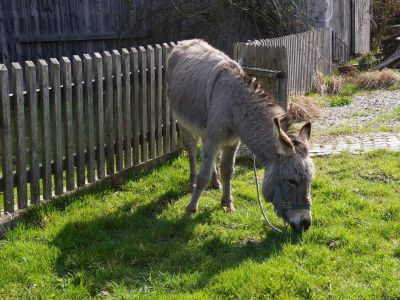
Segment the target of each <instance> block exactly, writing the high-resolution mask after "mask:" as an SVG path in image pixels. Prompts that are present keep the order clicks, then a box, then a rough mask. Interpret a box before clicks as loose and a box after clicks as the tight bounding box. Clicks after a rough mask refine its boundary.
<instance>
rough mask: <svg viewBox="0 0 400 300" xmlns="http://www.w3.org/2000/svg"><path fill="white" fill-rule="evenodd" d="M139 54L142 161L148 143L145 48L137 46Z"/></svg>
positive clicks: (144, 158) (145, 157) (146, 156)
mask: <svg viewBox="0 0 400 300" xmlns="http://www.w3.org/2000/svg"><path fill="white" fill-rule="evenodd" d="M139 54H140V84H141V89H140V133H141V136H142V147H141V154H142V155H141V159H142V162H145V161H147V158H148V153H147V152H148V144H147V142H148V141H147V136H148V134H147V60H146V49H145V48H144V47H142V46H140V47H139Z"/></svg>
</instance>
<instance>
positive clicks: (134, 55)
mask: <svg viewBox="0 0 400 300" xmlns="http://www.w3.org/2000/svg"><path fill="white" fill-rule="evenodd" d="M130 56H131V70H132V80H133V90H131V113H132V125H133V126H132V131H133V164H134V165H137V164H138V163H139V162H140V147H139V146H140V140H139V139H140V101H139V53H138V51H137V50H136V49H135V48H133V47H132V48H131V51H130Z"/></svg>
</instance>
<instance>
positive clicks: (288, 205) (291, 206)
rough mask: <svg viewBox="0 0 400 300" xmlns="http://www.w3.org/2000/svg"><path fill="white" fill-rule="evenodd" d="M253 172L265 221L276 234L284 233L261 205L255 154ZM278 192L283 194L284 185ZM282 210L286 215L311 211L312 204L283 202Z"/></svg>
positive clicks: (260, 204)
mask: <svg viewBox="0 0 400 300" xmlns="http://www.w3.org/2000/svg"><path fill="white" fill-rule="evenodd" d="M253 171H254V180H255V183H256V190H257V199H258V206H259V207H260V211H261V215H262V217H263V219H264V222H265V223H266V224H267V225H268V226H269V227H270V228H271V229H272V230H273V231H275V232H282V230H280V229H278V228H276V227H275V226H274V225H272V223H271V222H270V221H269V220H268V218H267V215H266V213H265V211H264V208H263V206H262V203H261V198H260V190H259V188H258V177H257V170H256V156H255V155H254V154H253ZM275 188H278V189H279V190H278V192H280V193H281V194H283V187H282V184H281V183H279V184H278V186H277V187H275ZM282 204H283V205H282V208H283V210H284V214H285V213H286V212H287V211H288V210H289V209H311V204H309V203H303V204H297V203H291V202H290V201H283V203H282Z"/></svg>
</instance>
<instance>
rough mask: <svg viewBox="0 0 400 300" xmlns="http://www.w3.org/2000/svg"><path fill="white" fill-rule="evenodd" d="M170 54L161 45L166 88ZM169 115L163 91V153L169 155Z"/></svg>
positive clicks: (165, 46) (167, 100)
mask: <svg viewBox="0 0 400 300" xmlns="http://www.w3.org/2000/svg"><path fill="white" fill-rule="evenodd" d="M169 53H170V47H169V45H168V44H167V43H164V44H163V57H162V59H163V61H162V63H163V66H164V68H163V86H164V87H165V86H166V78H167V76H166V75H167V68H166V66H167V58H168V55H169ZM170 121H171V114H170V104H169V99H168V96H167V91H166V90H165V89H164V90H163V124H164V126H163V130H164V142H163V146H164V153H169V152H170V151H171V126H170Z"/></svg>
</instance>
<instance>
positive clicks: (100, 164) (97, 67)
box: [94, 52, 105, 179]
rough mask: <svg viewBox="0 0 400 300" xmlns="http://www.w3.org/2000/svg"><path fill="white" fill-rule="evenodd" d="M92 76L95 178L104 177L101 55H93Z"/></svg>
mask: <svg viewBox="0 0 400 300" xmlns="http://www.w3.org/2000/svg"><path fill="white" fill-rule="evenodd" d="M94 76H95V91H96V112H97V116H96V128H97V178H99V179H103V178H104V177H105V167H104V163H105V162H104V86H103V58H102V57H101V54H100V53H98V52H96V53H95V54H94Z"/></svg>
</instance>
